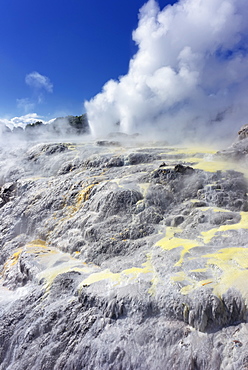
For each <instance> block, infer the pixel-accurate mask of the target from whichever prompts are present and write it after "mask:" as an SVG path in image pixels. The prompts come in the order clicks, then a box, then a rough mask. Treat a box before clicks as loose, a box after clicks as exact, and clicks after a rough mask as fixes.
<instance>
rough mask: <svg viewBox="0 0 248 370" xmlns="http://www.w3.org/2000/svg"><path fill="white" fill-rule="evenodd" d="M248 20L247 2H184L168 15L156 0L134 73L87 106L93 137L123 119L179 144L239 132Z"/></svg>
mask: <svg viewBox="0 0 248 370" xmlns="http://www.w3.org/2000/svg"><path fill="white" fill-rule="evenodd" d="M247 19H248V4H247V0H207V1H206V0H181V1H179V2H178V3H176V4H174V5H173V6H167V7H165V8H164V9H163V10H161V11H160V9H159V7H158V4H157V3H156V1H155V0H149V1H148V3H147V4H145V5H144V6H143V7H142V9H141V11H140V17H139V24H138V27H137V29H136V30H135V31H134V32H133V39H134V41H135V42H136V43H137V45H138V52H137V54H136V55H135V56H134V57H133V58H132V60H131V61H130V66H129V71H128V73H127V75H125V76H122V77H120V78H119V80H118V81H109V82H108V83H107V84H106V85H105V86H104V87H103V91H102V92H101V93H99V94H98V95H96V96H95V97H94V98H93V99H92V100H91V101H89V102H86V103H85V108H86V111H87V114H88V118H89V121H90V125H91V128H92V131H93V133H94V134H95V135H99V134H100V135H101V134H106V133H107V132H109V131H111V130H116V128H117V126H116V123H117V122H120V129H121V130H122V131H125V132H133V131H137V130H138V131H142V130H143V131H144V132H149V133H151V128H152V129H155V130H157V131H158V132H159V135H160V136H161V135H164V136H165V137H167V138H170V139H172V140H173V139H174V138H175V133H176V135H177V137H178V135H179V133H181V136H182V137H184V136H185V135H187V134H188V135H191V138H192V137H193V135H197V134H198V135H199V136H200V137H205V136H206V135H208V134H209V133H210V132H211V133H214V135H222V136H223V135H226V134H228V133H229V134H230V133H233V132H235V130H236V129H237V128H239V127H240V126H241V125H242V124H243V123H245V122H246V121H247V117H248V104H247V102H246V96H248V46H247V44H248V43H247V40H248V23H247ZM220 117H222V121H221V122H220V120H219V118H220ZM148 129H149V130H148Z"/></svg>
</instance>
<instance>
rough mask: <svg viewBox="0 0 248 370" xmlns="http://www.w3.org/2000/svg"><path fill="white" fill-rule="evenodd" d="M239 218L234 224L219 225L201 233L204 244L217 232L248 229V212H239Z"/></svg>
mask: <svg viewBox="0 0 248 370" xmlns="http://www.w3.org/2000/svg"><path fill="white" fill-rule="evenodd" d="M240 216H241V220H240V222H238V223H236V224H231V225H221V226H219V227H215V228H213V229H211V230H208V231H203V232H202V233H201V235H202V239H203V242H204V244H207V243H209V242H210V241H211V240H212V239H213V237H214V236H215V235H216V234H217V233H221V232H225V231H231V230H242V229H248V212H240Z"/></svg>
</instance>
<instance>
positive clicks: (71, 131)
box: [12, 114, 90, 138]
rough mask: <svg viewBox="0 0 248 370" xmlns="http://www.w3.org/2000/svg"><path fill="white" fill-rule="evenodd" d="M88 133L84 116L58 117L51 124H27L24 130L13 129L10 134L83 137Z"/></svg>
mask: <svg viewBox="0 0 248 370" xmlns="http://www.w3.org/2000/svg"><path fill="white" fill-rule="evenodd" d="M89 132H90V129H89V123H88V119H87V115H86V114H82V115H81V116H66V117H58V118H56V119H55V120H54V121H53V122H51V123H44V122H42V121H36V122H34V123H30V124H27V125H26V126H25V128H24V129H22V128H21V127H15V128H14V129H13V131H12V133H16V134H18V135H24V136H28V137H31V138H32V137H33V136H35V137H36V136H37V135H46V134H49V135H50V134H56V135H59V136H60V135H66V136H71V135H83V134H88V133H89Z"/></svg>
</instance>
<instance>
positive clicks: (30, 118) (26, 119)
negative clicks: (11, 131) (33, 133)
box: [0, 113, 43, 128]
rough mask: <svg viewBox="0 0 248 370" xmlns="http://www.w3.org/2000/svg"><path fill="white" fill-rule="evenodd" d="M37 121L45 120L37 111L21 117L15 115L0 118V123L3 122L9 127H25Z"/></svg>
mask: <svg viewBox="0 0 248 370" xmlns="http://www.w3.org/2000/svg"><path fill="white" fill-rule="evenodd" d="M37 121H43V120H42V117H40V116H38V114H37V113H29V114H25V115H23V116H20V117H13V118H10V119H7V118H0V124H3V125H5V126H7V127H9V128H13V127H23V128H24V127H25V126H26V125H27V124H29V123H34V122H37Z"/></svg>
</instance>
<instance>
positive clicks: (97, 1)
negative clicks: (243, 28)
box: [0, 0, 176, 119]
mask: <svg viewBox="0 0 248 370" xmlns="http://www.w3.org/2000/svg"><path fill="white" fill-rule="evenodd" d="M175 2H176V1H166V0H160V1H159V5H160V7H161V8H163V7H164V6H166V5H167V4H168V3H171V4H173V3H175ZM144 3H145V2H144V1H143V0H105V1H102V0H60V1H58V0H37V1H33V0H32V1H31V0H22V1H20V0H8V1H1V4H0V34H1V41H0V118H11V117H14V116H22V115H25V114H27V113H31V112H36V113H37V114H38V116H43V117H45V119H50V118H53V117H56V116H61V115H67V114H74V115H79V114H82V113H83V112H84V107H83V102H84V100H89V99H91V98H92V97H93V96H94V95H96V94H97V93H99V92H100V91H101V89H102V86H103V85H104V84H105V83H106V82H107V81H108V80H109V79H111V78H113V79H117V78H118V77H119V76H120V75H124V74H126V73H127V71H128V65H129V61H130V58H131V57H132V56H133V55H134V54H135V52H136V51H137V48H136V46H135V43H134V41H133V40H132V31H133V30H134V29H135V28H136V27H137V24H138V11H139V9H140V7H141V6H142V5H143V4H144ZM34 72H35V73H36V74H35V73H34Z"/></svg>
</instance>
